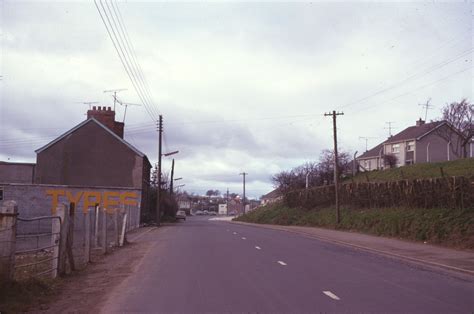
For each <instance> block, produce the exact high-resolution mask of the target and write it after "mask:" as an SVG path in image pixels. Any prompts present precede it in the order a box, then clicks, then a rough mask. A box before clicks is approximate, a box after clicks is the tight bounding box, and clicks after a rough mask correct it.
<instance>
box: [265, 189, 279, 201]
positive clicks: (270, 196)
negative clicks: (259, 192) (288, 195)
mask: <svg viewBox="0 0 474 314" xmlns="http://www.w3.org/2000/svg"><path fill="white" fill-rule="evenodd" d="M280 196H281V193H280V190H278V189H275V190H273V191H271V192H270V193H267V194H265V195H263V196H262V199H273V198H277V197H280Z"/></svg>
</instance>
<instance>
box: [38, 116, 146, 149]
mask: <svg viewBox="0 0 474 314" xmlns="http://www.w3.org/2000/svg"><path fill="white" fill-rule="evenodd" d="M88 123H96V124H97V125H98V126H100V127H101V128H103V129H104V130H105V131H106V132H108V133H109V134H110V135H112V136H113V137H115V138H116V139H117V140H119V141H120V142H121V143H122V144H124V145H126V146H127V147H128V148H130V149H131V150H133V151H134V152H135V153H136V154H137V155H138V156H140V157H145V154H143V153H142V152H141V151H139V150H138V149H136V148H135V147H134V146H133V145H132V144H130V143H128V142H127V141H125V140H124V139H123V138H121V137H120V136H118V135H117V134H115V133H114V132H112V130H110V129H109V128H108V127H106V126H105V125H103V124H102V123H100V122H99V121H97V120H96V119H95V118H90V119H87V120H85V121H82V122H81V123H79V124H78V125H76V126H75V127H73V128H72V129H70V130H69V131H67V132H66V133H64V134H62V135H61V136H59V137H58V138H56V139H55V140H53V141H51V142H49V143H48V144H46V145H44V146H43V147H41V148H38V149H37V150H35V153H37V154H39V153H41V152H42V151H44V150H46V149H48V148H49V147H51V146H53V145H54V144H56V143H57V142H59V141H60V140H62V139H63V138H65V137H66V136H68V135H70V134H72V133H74V132H75V131H76V130H79V129H80V128H82V127H83V126H84V125H86V124H88Z"/></svg>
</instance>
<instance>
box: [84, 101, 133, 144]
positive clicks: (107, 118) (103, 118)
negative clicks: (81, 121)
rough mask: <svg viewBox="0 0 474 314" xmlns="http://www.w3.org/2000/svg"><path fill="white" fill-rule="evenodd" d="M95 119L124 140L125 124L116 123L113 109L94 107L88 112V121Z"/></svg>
mask: <svg viewBox="0 0 474 314" xmlns="http://www.w3.org/2000/svg"><path fill="white" fill-rule="evenodd" d="M90 118H94V119H96V120H97V121H99V122H100V123H102V124H103V125H105V126H106V127H107V128H109V130H111V131H112V132H114V133H115V134H117V135H118V136H119V137H120V138H122V139H123V129H124V123H122V122H117V121H115V111H114V110H112V108H111V107H106V106H103V107H101V106H97V107H96V106H93V107H92V109H91V110H87V119H90Z"/></svg>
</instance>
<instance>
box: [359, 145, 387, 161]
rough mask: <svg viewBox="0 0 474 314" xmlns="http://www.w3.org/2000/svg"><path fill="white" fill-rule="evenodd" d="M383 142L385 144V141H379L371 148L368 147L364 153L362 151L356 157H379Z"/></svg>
mask: <svg viewBox="0 0 474 314" xmlns="http://www.w3.org/2000/svg"><path fill="white" fill-rule="evenodd" d="M383 144H385V142H382V143H380V144H379V145H377V146H375V147H374V148H372V149H369V150H368V151H366V152H365V153H363V154H362V155H360V156H359V157H357V158H356V159H363V158H374V157H379V156H380V151H381V150H382V149H383Z"/></svg>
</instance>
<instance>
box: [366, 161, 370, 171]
mask: <svg viewBox="0 0 474 314" xmlns="http://www.w3.org/2000/svg"><path fill="white" fill-rule="evenodd" d="M365 169H367V170H370V160H366V161H365Z"/></svg>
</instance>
